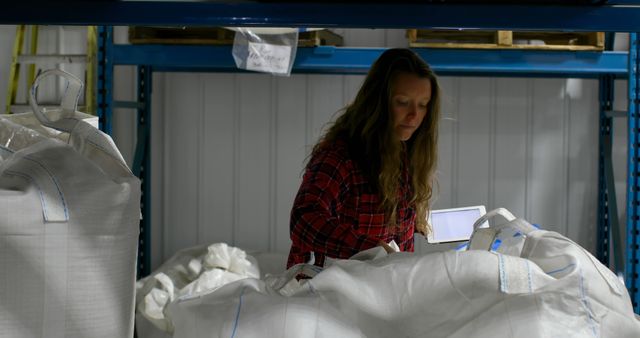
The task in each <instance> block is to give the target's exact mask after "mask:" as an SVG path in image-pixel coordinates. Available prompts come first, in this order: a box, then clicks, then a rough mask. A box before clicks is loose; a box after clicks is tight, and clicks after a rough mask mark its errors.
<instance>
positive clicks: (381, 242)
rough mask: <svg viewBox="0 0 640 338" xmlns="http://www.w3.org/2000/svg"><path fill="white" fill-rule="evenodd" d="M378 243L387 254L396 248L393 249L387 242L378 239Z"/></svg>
mask: <svg viewBox="0 0 640 338" xmlns="http://www.w3.org/2000/svg"><path fill="white" fill-rule="evenodd" d="M378 245H379V246H381V247H383V248H384V250H385V251H386V252H387V253H388V254H390V253H394V252H396V250H394V249H393V248H392V247H391V246H390V245H389V244H387V242H385V241H383V240H380V241H378Z"/></svg>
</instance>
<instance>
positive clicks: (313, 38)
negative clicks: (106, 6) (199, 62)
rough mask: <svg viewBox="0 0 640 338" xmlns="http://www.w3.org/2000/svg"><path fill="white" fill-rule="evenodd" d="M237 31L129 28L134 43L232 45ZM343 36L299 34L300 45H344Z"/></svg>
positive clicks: (314, 33)
mask: <svg viewBox="0 0 640 338" xmlns="http://www.w3.org/2000/svg"><path fill="white" fill-rule="evenodd" d="M234 36H235V32H234V31H232V30H229V29H225V28H222V27H185V28H173V27H148V26H135V27H131V28H129V42H130V43H132V44H175V45H231V44H233V39H234ZM342 44H343V39H342V36H340V35H338V34H335V33H333V32H331V31H328V30H319V31H310V32H302V33H299V34H298V46H299V47H313V46H324V45H330V46H342Z"/></svg>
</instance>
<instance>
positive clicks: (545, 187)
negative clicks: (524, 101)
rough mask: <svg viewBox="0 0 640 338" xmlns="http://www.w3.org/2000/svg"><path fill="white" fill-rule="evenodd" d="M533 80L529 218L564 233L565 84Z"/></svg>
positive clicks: (565, 178)
mask: <svg viewBox="0 0 640 338" xmlns="http://www.w3.org/2000/svg"><path fill="white" fill-rule="evenodd" d="M565 81H566V80H559V79H534V80H533V84H534V87H533V89H532V92H531V93H530V96H531V97H532V98H533V100H532V101H531V104H532V113H531V117H530V120H529V121H530V123H531V126H530V128H531V160H530V162H529V163H528V165H529V173H528V177H529V182H531V184H530V188H529V189H528V206H527V208H528V210H527V211H528V212H527V214H528V218H529V221H531V222H532V223H538V224H540V225H541V226H543V227H544V228H545V229H549V230H554V231H558V232H560V233H566V230H567V228H566V223H565V222H566V194H567V190H566V188H567V172H566V168H567V166H566V163H567V158H566V155H567V143H566V133H567V131H568V125H567V121H566V120H567V116H568V114H567V109H566V105H565V96H564V94H565V92H564V83H565Z"/></svg>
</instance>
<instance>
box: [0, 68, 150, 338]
mask: <svg viewBox="0 0 640 338" xmlns="http://www.w3.org/2000/svg"><path fill="white" fill-rule="evenodd" d="M51 74H57V75H61V76H63V77H65V78H67V80H68V88H67V89H68V90H67V95H66V96H65V97H64V98H63V100H62V105H61V110H60V112H61V114H60V115H61V118H60V119H57V120H55V121H52V120H49V118H48V117H47V116H46V115H45V114H43V112H42V111H40V108H39V107H38V106H37V104H36V102H35V99H34V92H35V87H36V86H37V83H38V82H39V81H40V79H41V78H42V77H44V76H47V75H51ZM81 88H82V83H81V82H80V80H78V79H76V78H75V77H73V76H71V75H70V74H67V73H63V72H61V71H53V72H51V71H50V72H46V73H43V74H42V75H41V76H39V77H38V79H36V84H34V88H33V89H32V92H31V99H32V101H31V103H32V108H33V109H34V113H35V116H36V117H37V118H38V120H40V121H41V122H42V123H43V124H44V125H46V126H47V127H51V128H55V129H58V130H61V131H64V132H68V133H69V137H68V142H66V143H65V142H62V141H60V140H59V139H58V138H55V139H54V138H51V137H46V136H43V135H42V134H39V133H37V132H35V131H33V130H32V129H27V128H25V127H21V126H19V125H16V124H13V123H11V122H9V121H7V120H6V119H2V118H0V337H11V338H16V337H47V338H49V337H109V338H113V337H131V336H132V335H133V310H134V298H135V295H134V290H135V289H134V288H135V276H136V273H135V272H136V248H137V239H138V233H139V219H140V182H139V180H138V179H137V178H136V177H135V176H134V175H133V174H132V173H131V171H130V170H129V169H128V167H127V166H126V164H125V162H124V161H123V159H122V156H121V155H120V153H119V152H118V150H117V148H116V147H115V144H114V143H113V141H112V140H111V139H110V138H109V136H107V135H105V134H104V133H102V132H100V131H99V130H97V129H95V128H94V127H92V126H91V125H89V124H87V123H86V122H83V121H80V120H78V119H76V118H74V115H75V114H74V112H75V108H76V106H77V101H78V96H79V93H80V91H81Z"/></svg>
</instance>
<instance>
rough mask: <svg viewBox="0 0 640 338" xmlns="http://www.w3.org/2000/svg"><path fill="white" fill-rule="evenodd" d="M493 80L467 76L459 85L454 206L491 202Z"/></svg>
mask: <svg viewBox="0 0 640 338" xmlns="http://www.w3.org/2000/svg"><path fill="white" fill-rule="evenodd" d="M493 82H494V80H493V79H490V78H465V79H464V80H463V81H462V82H461V85H460V96H459V98H458V100H459V101H460V105H459V107H460V108H459V109H460V110H459V111H458V122H457V124H458V130H457V133H458V136H457V138H458V139H457V142H456V146H457V150H456V162H457V165H456V169H457V170H456V171H455V172H454V175H455V176H454V180H456V181H457V185H456V189H457V191H456V194H457V198H456V200H455V201H454V205H460V206H465V205H477V204H487V202H489V198H488V197H489V183H492V182H491V181H490V179H491V177H490V175H489V169H490V161H491V159H492V153H493V148H491V147H490V145H491V142H490V140H491V138H492V135H491V131H492V126H491V122H492V120H493V119H492V115H493V113H494V112H493V108H494V106H493V104H492V103H493V100H494V97H493V96H492V94H493Z"/></svg>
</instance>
